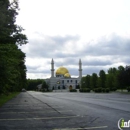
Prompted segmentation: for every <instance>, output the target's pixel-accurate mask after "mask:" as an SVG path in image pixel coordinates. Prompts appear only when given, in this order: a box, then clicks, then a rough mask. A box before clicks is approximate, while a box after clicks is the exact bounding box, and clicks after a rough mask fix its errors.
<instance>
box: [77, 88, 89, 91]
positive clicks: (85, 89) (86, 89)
mask: <svg viewBox="0 0 130 130" xmlns="http://www.w3.org/2000/svg"><path fill="white" fill-rule="evenodd" d="M79 91H80V92H90V91H91V90H90V89H89V88H82V89H80V90H79Z"/></svg>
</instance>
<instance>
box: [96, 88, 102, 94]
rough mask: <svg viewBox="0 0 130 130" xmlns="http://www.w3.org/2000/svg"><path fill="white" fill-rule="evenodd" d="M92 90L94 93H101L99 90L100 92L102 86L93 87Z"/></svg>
mask: <svg viewBox="0 0 130 130" xmlns="http://www.w3.org/2000/svg"><path fill="white" fill-rule="evenodd" d="M94 92H96V93H101V92H102V88H95V89H94Z"/></svg>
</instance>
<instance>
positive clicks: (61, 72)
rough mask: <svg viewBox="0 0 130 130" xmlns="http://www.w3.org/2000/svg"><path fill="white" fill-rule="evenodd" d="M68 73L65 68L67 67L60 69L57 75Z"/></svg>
mask: <svg viewBox="0 0 130 130" xmlns="http://www.w3.org/2000/svg"><path fill="white" fill-rule="evenodd" d="M66 73H69V71H68V70H67V69H66V68H65V67H59V68H58V69H57V70H56V75H57V74H62V75H64V74H66Z"/></svg>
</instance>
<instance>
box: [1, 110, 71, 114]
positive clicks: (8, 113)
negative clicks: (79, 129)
mask: <svg viewBox="0 0 130 130" xmlns="http://www.w3.org/2000/svg"><path fill="white" fill-rule="evenodd" d="M70 111H72V110H66V111H58V112H60V113H62V112H70ZM50 112H51V113H53V112H57V111H41V112H39V111H35V112H34V111H33V112H2V113H0V114H24V113H50Z"/></svg>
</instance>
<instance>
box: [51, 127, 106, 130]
mask: <svg viewBox="0 0 130 130" xmlns="http://www.w3.org/2000/svg"><path fill="white" fill-rule="evenodd" d="M107 127H108V126H97V127H86V128H63V129H62V128H61V129H53V130H92V129H104V128H107Z"/></svg>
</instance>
